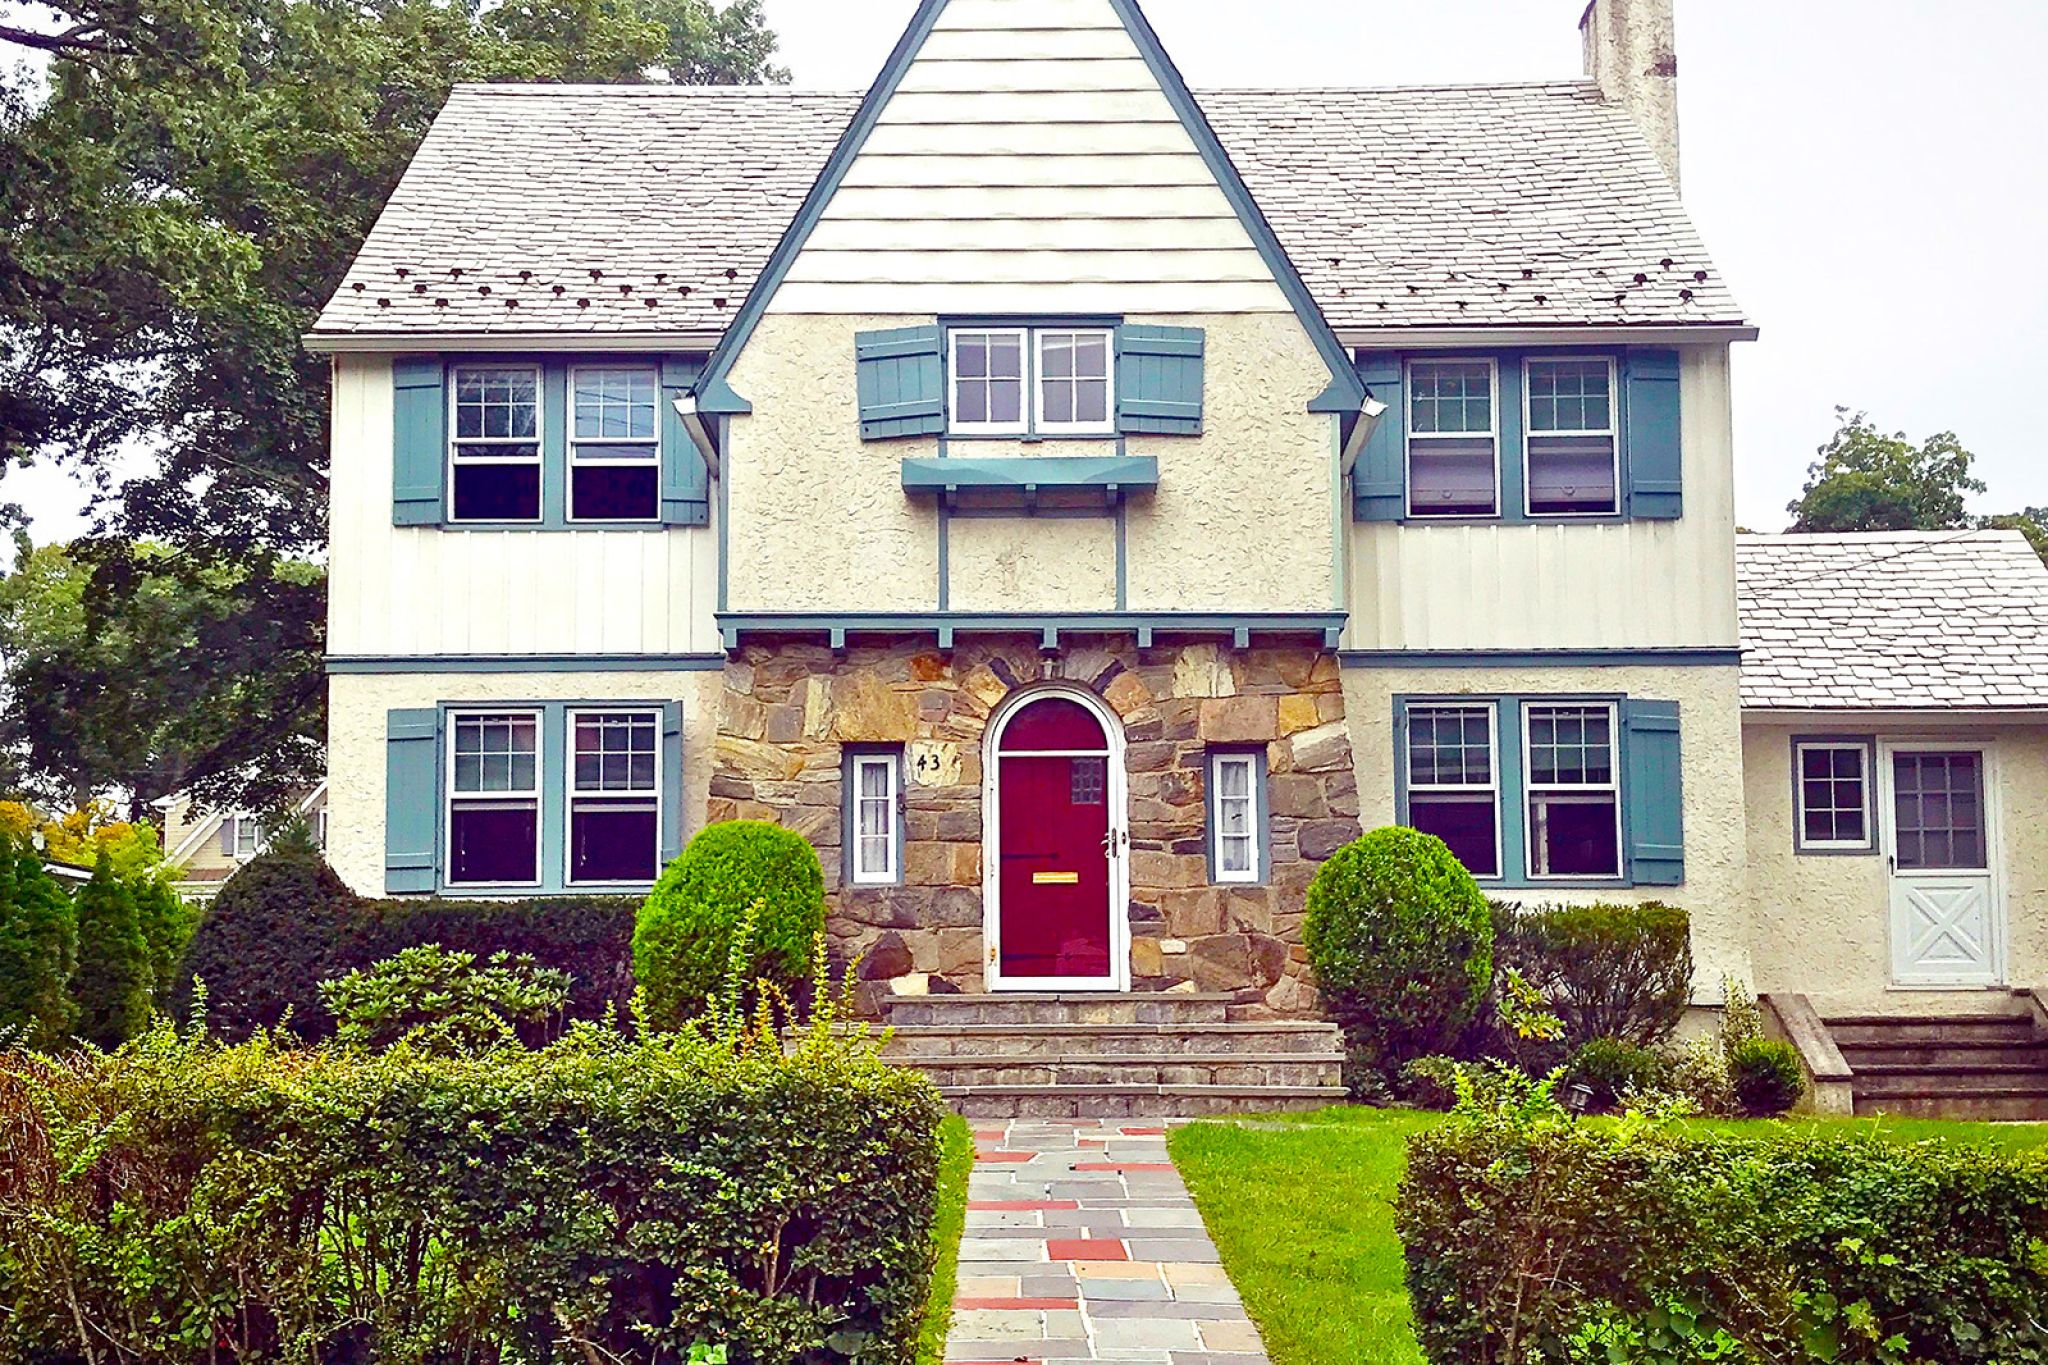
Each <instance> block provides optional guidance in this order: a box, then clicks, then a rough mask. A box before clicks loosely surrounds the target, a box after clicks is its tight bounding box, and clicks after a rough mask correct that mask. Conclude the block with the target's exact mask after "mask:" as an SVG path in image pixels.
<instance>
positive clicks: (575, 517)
mask: <svg viewBox="0 0 2048 1365" xmlns="http://www.w3.org/2000/svg"><path fill="white" fill-rule="evenodd" d="M659 392H660V383H659V381H658V379H657V377H656V375H655V372H654V370H653V368H652V367H647V368H639V367H631V368H628V367H616V366H601V367H590V366H578V367H576V368H575V369H572V370H571V371H570V372H569V393H570V422H569V520H571V521H608V522H624V521H659V520H660V519H661V426H660V422H659V421H658V409H657V405H656V401H655V400H656V395H657V394H658V393H659Z"/></svg>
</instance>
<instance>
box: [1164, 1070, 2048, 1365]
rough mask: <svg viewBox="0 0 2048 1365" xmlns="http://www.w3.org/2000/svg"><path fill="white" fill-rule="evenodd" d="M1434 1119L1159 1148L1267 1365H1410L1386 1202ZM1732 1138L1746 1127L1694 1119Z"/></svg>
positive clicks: (1821, 1124) (1342, 1118)
mask: <svg viewBox="0 0 2048 1365" xmlns="http://www.w3.org/2000/svg"><path fill="white" fill-rule="evenodd" d="M1441 1121H1442V1116H1441V1115H1438V1114H1417V1113H1407V1112H1401V1111H1393V1110H1382V1109H1353V1108H1340V1109H1326V1110H1322V1111H1319V1112H1317V1113H1313V1114H1307V1115H1301V1116H1299V1117H1296V1118H1291V1119H1286V1118H1283V1119H1282V1120H1280V1121H1278V1122H1274V1121H1269V1120H1264V1119H1261V1120H1256V1121H1254V1122H1256V1124H1257V1125H1258V1126H1246V1125H1243V1124H1238V1123H1231V1122H1213V1123H1197V1124H1191V1125H1189V1126H1188V1127H1185V1128H1181V1129H1177V1130H1175V1132H1174V1133H1173V1134H1172V1136H1171V1137H1170V1138H1169V1139H1168V1144H1169V1148H1170V1150H1171V1151H1172V1153H1173V1159H1174V1162H1175V1163H1176V1164H1177V1165H1178V1166H1179V1167H1180V1171H1181V1175H1182V1177H1183V1178H1184V1179H1185V1180H1186V1181H1187V1183H1188V1188H1189V1189H1190V1190H1192V1191H1193V1193H1194V1196H1195V1203H1196V1205H1197V1206H1198V1207H1199V1208H1200V1209H1201V1211H1202V1217H1203V1219H1204V1221H1206V1222H1207V1223H1208V1225H1209V1235H1210V1236H1211V1237H1213V1238H1214V1239H1215V1241H1216V1245H1217V1247H1218V1249H1219V1250H1221V1251H1222V1253H1223V1264H1224V1266H1225V1267H1226V1268H1227V1269H1228V1270H1229V1271H1230V1277H1231V1279H1232V1280H1234V1281H1235V1282H1236V1283H1237V1287H1238V1291H1239V1292H1240V1293H1242V1294H1243V1295H1244V1300H1245V1306H1246V1307H1247V1308H1248V1309H1249V1310H1250V1311H1251V1315H1252V1317H1253V1318H1254V1319H1255V1320H1256V1321H1257V1322H1258V1324H1259V1331H1260V1332H1261V1333H1262V1334H1264V1336H1265V1339H1266V1349H1267V1351H1268V1353H1269V1354H1270V1355H1271V1356H1272V1359H1273V1362H1274V1365H1355V1362H1359V1361H1372V1362H1374V1365H1419V1363H1420V1362H1421V1361H1422V1354H1421V1352H1420V1351H1419V1350H1418V1349H1417V1348H1416V1345H1415V1338H1414V1334H1413V1331H1412V1328H1411V1325H1410V1321H1409V1315H1408V1292H1407V1289H1406V1288H1405V1287H1404V1284H1403V1275H1404V1273H1405V1266H1404V1264H1403V1261H1402V1256H1401V1243H1400V1239H1399V1238H1397V1237H1396V1236H1395V1235H1394V1214H1393V1198H1394V1190H1395V1187H1396V1185H1398V1184H1399V1182H1400V1179H1401V1172H1402V1170H1403V1168H1404V1166H1405V1164H1406V1161H1407V1148H1406V1140H1407V1138H1408V1136H1409V1135H1410V1134H1411V1133H1415V1132H1419V1131H1421V1130H1422V1129H1425V1128H1428V1127H1430V1126H1432V1125H1433V1124H1436V1123H1439V1122H1441ZM1794 1123H1795V1124H1796V1125H1797V1126H1802V1127H1811V1128H1815V1129H1827V1130H1830V1131H1841V1130H1844V1129H1856V1128H1861V1129H1868V1130H1874V1131H1880V1132H1883V1133H1885V1134H1886V1135H1888V1136H1892V1137H1896V1138H1898V1139H1899V1140H1900V1141H1917V1140H1919V1139H1922V1138H1934V1137H1939V1138H1946V1139H1950V1140H1953V1141H1964V1142H1975V1143H1980V1144H1982V1145H1984V1146H1988V1147H1999V1148H2006V1149H2019V1148H2026V1147H2039V1146H2043V1145H2048V1124H1982V1123H1944V1122H1938V1121H1934V1120H1906V1119H1896V1120H1894V1119H1886V1120H1875V1119H1802V1120H1795V1121H1794ZM1698 1126H1700V1127H1702V1128H1707V1129H1713V1130H1717V1131H1730V1132H1739V1131H1742V1130H1743V1129H1744V1128H1753V1127H1754V1126H1755V1125H1754V1124H1743V1123H1740V1122H1735V1121H1726V1122H1721V1121H1712V1122H1709V1121H1702V1122H1701V1123H1699V1125H1698Z"/></svg>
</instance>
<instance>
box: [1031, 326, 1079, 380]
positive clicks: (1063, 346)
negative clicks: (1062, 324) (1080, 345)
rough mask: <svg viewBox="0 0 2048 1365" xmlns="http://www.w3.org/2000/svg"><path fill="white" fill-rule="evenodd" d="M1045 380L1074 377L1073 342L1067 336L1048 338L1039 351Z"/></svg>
mask: <svg viewBox="0 0 2048 1365" xmlns="http://www.w3.org/2000/svg"><path fill="white" fill-rule="evenodd" d="M1039 359H1040V361H1041V363H1042V364H1043V365H1044V367H1045V368H1044V374H1045V377H1046V378H1047V379H1072V378H1073V377H1074V341H1073V338H1072V337H1068V336H1048V337H1047V338H1046V339H1045V345H1044V347H1043V348H1042V349H1041V350H1040V351H1039Z"/></svg>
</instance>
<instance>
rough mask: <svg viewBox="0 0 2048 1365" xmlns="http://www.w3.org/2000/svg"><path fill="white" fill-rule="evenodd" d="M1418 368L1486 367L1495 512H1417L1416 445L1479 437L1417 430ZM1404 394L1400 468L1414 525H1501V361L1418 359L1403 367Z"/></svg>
mask: <svg viewBox="0 0 2048 1365" xmlns="http://www.w3.org/2000/svg"><path fill="white" fill-rule="evenodd" d="M1417 365H1484V366H1486V373H1487V382H1488V384H1489V385H1490V386H1491V387H1490V390H1489V397H1488V399H1487V405H1486V407H1487V411H1488V413H1490V414H1491V415H1492V418H1493V430H1492V433H1491V434H1492V437H1493V510H1492V511H1491V512H1418V511H1416V510H1415V443H1416V442H1417V441H1422V442H1423V443H1425V444H1427V443H1428V442H1430V441H1441V440H1469V439H1470V438H1472V437H1474V436H1476V435H1478V434H1479V433H1478V432H1476V431H1460V432H1426V433H1422V434H1419V435H1418V434H1417V432H1416V430H1415V399H1416V396H1417V395H1416V392H1415V367H1416V366H1417ZM1401 391H1402V393H1403V394H1404V395H1405V398H1404V400H1403V401H1404V402H1405V403H1406V404H1407V408H1406V411H1405V412H1404V413H1403V414H1402V416H1403V422H1402V425H1403V427H1404V428H1405V431H1404V435H1405V438H1406V439H1405V440H1404V441H1403V442H1402V448H1401V465H1402V481H1403V489H1404V491H1403V493H1402V500H1403V502H1404V503H1405V504H1406V508H1405V511H1406V512H1407V515H1408V517H1409V519H1410V520H1413V521H1499V520H1500V519H1501V518H1502V516H1503V508H1502V506H1501V502H1502V499H1501V487H1500V485H1501V478H1500V469H1501V466H1500V461H1501V452H1500V445H1501V441H1500V361H1499V360H1498V359H1497V358H1496V357H1494V356H1484V355H1431V356H1416V357H1413V358H1411V359H1409V360H1408V361H1406V362H1404V363H1403V365H1402V367H1401Z"/></svg>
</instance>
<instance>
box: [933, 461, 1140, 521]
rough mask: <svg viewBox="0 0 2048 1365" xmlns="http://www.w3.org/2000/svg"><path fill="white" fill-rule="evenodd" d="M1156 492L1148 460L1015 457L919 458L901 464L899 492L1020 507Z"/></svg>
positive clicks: (1114, 499) (952, 502) (950, 502)
mask: <svg viewBox="0 0 2048 1365" xmlns="http://www.w3.org/2000/svg"><path fill="white" fill-rule="evenodd" d="M1158 487H1159V461H1158V460H1157V459H1154V458H1153V457H1152V456H1150V455H1049V456H1035V455H1019V456H999V457H996V458H961V457H957V456H948V457H944V458H931V457H918V458H914V459H908V460H905V461H904V462H903V491H904V492H906V493H908V494H910V495H911V496H913V497H919V496H931V497H938V498H944V499H945V500H946V502H947V504H948V505H949V506H951V505H955V504H958V503H959V502H960V501H961V500H962V499H963V498H965V499H968V500H971V501H972V502H974V503H977V504H998V503H1000V504H1003V505H1022V506H1023V507H1025V508H1027V509H1029V508H1031V507H1034V506H1036V505H1037V504H1038V503H1039V500H1040V499H1041V498H1046V499H1048V500H1052V501H1059V502H1071V501H1073V500H1075V499H1076V498H1077V497H1078V498H1086V499H1088V500H1091V501H1092V500H1094V499H1096V498H1099V499H1101V500H1102V501H1104V502H1107V503H1112V504H1113V503H1115V502H1117V501H1119V500H1121V499H1122V498H1124V497H1126V496H1127V495H1129V494H1131V493H1143V492H1151V491H1152V490H1153V489H1156V488H1158Z"/></svg>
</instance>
